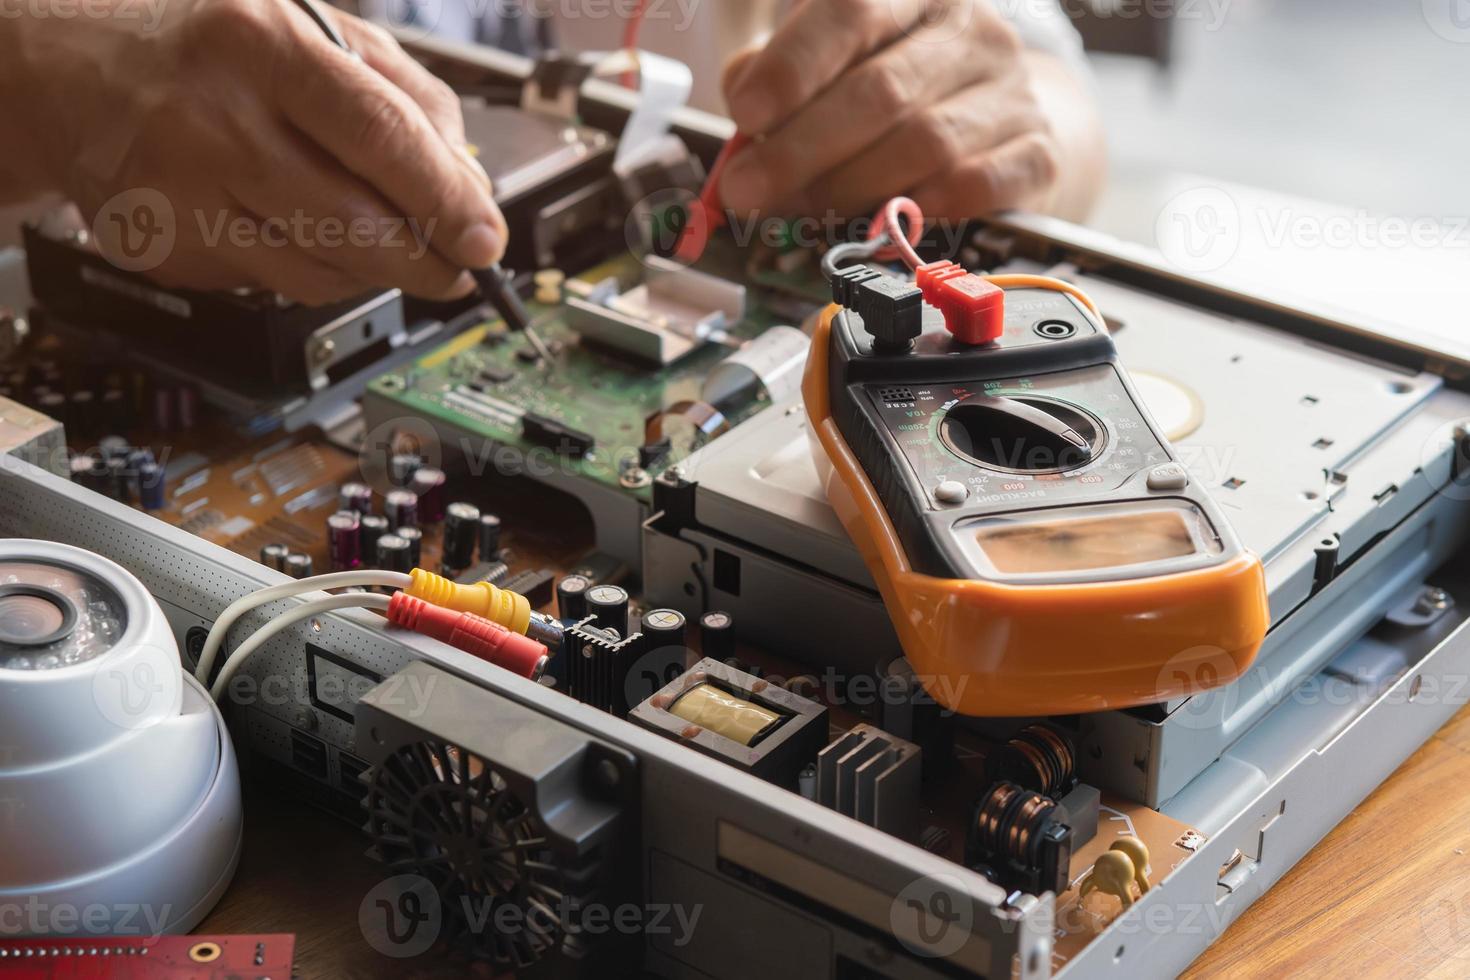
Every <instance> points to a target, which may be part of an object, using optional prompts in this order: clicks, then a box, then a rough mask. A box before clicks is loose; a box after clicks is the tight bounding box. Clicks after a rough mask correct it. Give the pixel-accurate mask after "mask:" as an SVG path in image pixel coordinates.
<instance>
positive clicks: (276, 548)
mask: <svg viewBox="0 0 1470 980" xmlns="http://www.w3.org/2000/svg"><path fill="white" fill-rule="evenodd" d="M290 554H291V549H290V548H288V547H286V546H285V545H283V544H280V543H275V544H268V545H264V546H262V547H261V549H260V563H261V564H262V565H264V566H265V567H266V568H274V569H275V570H276V571H278V572H284V571H285V570H286V557H287V556H288V555H290Z"/></svg>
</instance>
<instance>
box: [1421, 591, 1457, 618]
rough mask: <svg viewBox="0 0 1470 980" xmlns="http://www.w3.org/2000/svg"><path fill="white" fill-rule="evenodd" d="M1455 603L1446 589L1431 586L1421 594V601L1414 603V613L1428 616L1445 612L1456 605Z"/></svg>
mask: <svg viewBox="0 0 1470 980" xmlns="http://www.w3.org/2000/svg"><path fill="white" fill-rule="evenodd" d="M1454 601H1455V600H1454V599H1452V598H1450V594H1449V593H1448V592H1446V591H1445V590H1444V589H1440V588H1435V587H1434V586H1430V587H1428V588H1426V589H1425V590H1424V591H1423V592H1421V593H1419V600H1418V601H1417V602H1415V603H1414V611H1415V612H1417V613H1419V614H1420V615H1421V616H1428V615H1430V614H1431V613H1437V612H1444V611H1445V610H1446V609H1448V608H1450V606H1452V605H1454Z"/></svg>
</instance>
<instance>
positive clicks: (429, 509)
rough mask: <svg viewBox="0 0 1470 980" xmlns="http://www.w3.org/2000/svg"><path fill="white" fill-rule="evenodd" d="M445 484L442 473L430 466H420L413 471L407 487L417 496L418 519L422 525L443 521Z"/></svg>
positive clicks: (445, 480)
mask: <svg viewBox="0 0 1470 980" xmlns="http://www.w3.org/2000/svg"><path fill="white" fill-rule="evenodd" d="M446 482H447V479H446V477H445V476H444V471H443V470H437V469H435V468H434V467H432V466H421V467H419V468H418V469H417V470H415V471H414V474H413V479H411V480H410V481H409V484H408V487H409V489H410V490H412V491H413V492H414V493H416V494H418V495H419V519H420V520H422V521H423V522H424V523H426V524H434V523H437V522H438V521H442V520H444V505H445V499H444V498H445V491H444V485H445V483H446Z"/></svg>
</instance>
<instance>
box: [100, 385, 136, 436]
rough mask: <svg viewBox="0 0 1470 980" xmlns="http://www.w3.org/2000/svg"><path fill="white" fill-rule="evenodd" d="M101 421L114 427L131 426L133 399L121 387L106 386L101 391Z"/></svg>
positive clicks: (129, 427)
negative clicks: (106, 387)
mask: <svg viewBox="0 0 1470 980" xmlns="http://www.w3.org/2000/svg"><path fill="white" fill-rule="evenodd" d="M102 422H103V424H104V425H106V426H108V427H109V428H115V429H131V428H132V427H133V400H132V399H131V398H129V397H128V393H127V392H125V391H123V390H122V389H121V388H108V389H107V390H105V391H104V392H102Z"/></svg>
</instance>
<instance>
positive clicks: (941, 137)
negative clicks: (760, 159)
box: [802, 85, 1039, 216]
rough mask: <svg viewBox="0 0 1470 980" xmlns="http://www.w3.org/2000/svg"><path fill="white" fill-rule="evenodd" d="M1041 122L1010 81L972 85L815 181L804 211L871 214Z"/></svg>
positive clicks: (813, 212) (804, 200)
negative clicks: (1013, 93)
mask: <svg viewBox="0 0 1470 980" xmlns="http://www.w3.org/2000/svg"><path fill="white" fill-rule="evenodd" d="M1038 124H1039V114H1038V112H1037V110H1036V109H1035V107H1034V106H1032V105H1031V104H1030V103H1029V102H1026V101H1025V100H1020V99H1016V98H1013V97H1012V96H1011V94H1010V91H1009V86H1001V85H981V86H978V87H976V88H973V89H970V90H968V91H966V92H963V93H961V94H959V95H957V96H954V97H952V98H949V99H946V100H945V101H943V102H941V103H939V104H938V105H936V106H933V107H932V108H929V109H926V110H924V111H922V112H920V113H917V114H916V115H913V116H911V117H909V118H908V119H906V120H904V121H903V122H902V123H900V124H899V125H898V126H897V127H895V128H894V129H893V130H891V131H890V132H889V133H888V134H887V135H886V136H885V137H884V138H883V139H882V140H881V141H880V142H879V143H877V144H875V145H873V146H872V147H870V148H869V149H867V150H866V151H864V152H863V153H861V154H859V155H857V156H854V157H852V158H850V159H848V160H846V161H845V162H843V163H842V164H840V165H839V166H837V167H836V168H834V169H833V170H832V171H830V172H828V173H827V174H825V175H823V176H822V177H820V178H818V179H817V180H815V181H813V182H812V184H811V185H810V187H808V189H807V191H806V193H805V195H804V196H803V203H802V213H804V214H815V213H820V212H825V211H828V210H831V211H833V212H835V213H837V214H840V215H848V216H852V215H858V214H867V213H869V212H871V210H872V209H873V208H874V207H875V206H877V205H878V204H880V203H881V202H883V201H885V200H887V199H888V198H891V197H894V196H895V195H898V194H907V193H908V192H909V190H910V189H912V188H915V187H919V186H922V184H923V183H924V182H925V181H926V180H928V179H930V178H933V177H938V176H940V175H943V174H947V173H949V172H950V171H952V170H954V169H955V168H957V167H959V166H960V165H961V164H962V163H963V162H964V161H966V160H969V159H971V158H973V157H975V156H977V155H982V154H984V153H985V152H986V151H988V150H990V149H991V148H993V147H998V146H1001V145H1003V144H1005V143H1007V142H1009V141H1010V140H1012V139H1015V138H1016V137H1018V136H1021V135H1023V134H1025V133H1027V132H1030V131H1032V130H1034V129H1035V128H1036V127H1037V126H1038Z"/></svg>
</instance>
